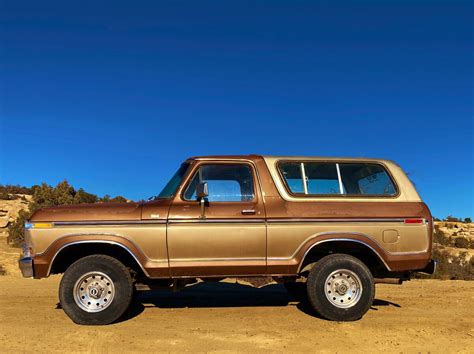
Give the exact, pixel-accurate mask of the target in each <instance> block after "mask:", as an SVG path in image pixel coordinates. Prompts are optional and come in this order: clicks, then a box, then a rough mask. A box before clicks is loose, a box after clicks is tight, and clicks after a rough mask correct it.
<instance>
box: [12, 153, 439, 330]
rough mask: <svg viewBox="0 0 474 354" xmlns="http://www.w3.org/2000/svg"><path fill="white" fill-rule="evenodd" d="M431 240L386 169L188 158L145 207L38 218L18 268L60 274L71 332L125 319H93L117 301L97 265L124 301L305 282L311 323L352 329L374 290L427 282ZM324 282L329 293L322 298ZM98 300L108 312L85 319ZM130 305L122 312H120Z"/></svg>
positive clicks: (333, 162) (404, 188)
mask: <svg viewBox="0 0 474 354" xmlns="http://www.w3.org/2000/svg"><path fill="white" fill-rule="evenodd" d="M432 230H433V221H432V217H431V214H430V211H429V209H428V207H427V206H426V205H425V204H424V203H423V202H422V200H421V199H420V197H419V195H418V193H417V192H416V190H415V188H414V186H413V184H412V183H411V182H410V180H409V179H408V178H407V176H406V175H405V173H404V172H403V171H402V170H401V168H400V167H399V166H398V165H396V164H395V163H393V162H391V161H387V160H380V159H364V158H357V159H351V158H318V157H268V156H260V155H245V156H206V157H194V158H190V159H188V160H186V161H185V162H184V163H183V164H182V165H181V167H180V168H179V170H178V171H177V173H176V174H175V175H174V176H173V178H172V179H171V180H170V182H169V183H168V184H167V185H166V186H165V188H164V190H163V191H162V193H161V194H160V195H159V196H158V197H157V198H155V199H154V200H151V201H148V202H143V203H121V204H81V205H70V206H59V207H52V208H45V209H42V210H39V211H37V212H36V213H35V214H34V215H33V216H32V217H31V220H29V221H28V223H27V224H26V230H25V233H26V237H25V238H26V247H25V255H24V257H23V258H22V259H20V267H21V268H22V272H23V274H24V276H33V277H34V278H43V277H48V276H49V275H51V274H57V273H65V274H64V277H63V281H64V284H63V282H62V284H61V287H62V289H63V290H64V289H67V290H64V291H63V295H61V294H62V293H61V292H60V299H61V303H62V304H63V302H64V303H66V306H65V305H64V304H63V308H65V311H66V312H67V313H68V315H69V316H70V317H71V318H72V319H73V320H74V321H75V322H77V323H87V324H89V323H91V324H93V323H96V324H104V323H109V322H111V321H114V320H115V319H116V317H117V316H120V315H121V314H122V313H123V311H125V310H124V309H122V308H120V309H119V310H116V311H115V312H114V313H113V314H110V316H108V317H107V316H106V317H107V318H102V316H105V315H102V313H105V312H107V311H109V312H111V311H112V310H111V309H110V308H111V307H112V305H109V304H110V301H112V299H111V298H109V299H107V298H106V295H104V294H105V292H107V291H110V292H111V294H112V295H113V294H115V298H114V300H116V299H117V298H122V297H124V296H125V295H119V294H118V289H109V288H108V286H107V285H106V284H107V283H111V282H112V285H109V286H113V284H114V282H113V279H112V278H111V277H110V276H107V272H106V271H100V272H99V271H97V270H94V269H89V268H91V265H90V264H91V261H92V263H94V261H96V260H97V259H96V258H97V257H96V258H94V257H95V256H97V255H100V257H99V258H100V259H99V260H98V265H97V267H98V268H97V269H99V268H100V269H102V270H103V269H105V270H107V269H110V267H111V264H112V263H111V262H114V261H116V262H118V263H120V265H121V266H120V269H121V271H122V273H120V274H116V275H114V276H115V277H119V278H121V281H122V280H123V278H124V277H125V278H130V279H128V280H127V282H129V283H130V284H125V285H124V287H125V288H126V291H125V293H126V294H127V295H126V297H128V296H130V298H131V293H130V291H131V290H129V289H130V288H131V287H132V286H133V284H139V285H141V286H142V287H143V286H145V288H146V287H152V286H153V285H156V284H163V283H165V284H174V286H175V287H176V286H177V284H184V283H186V282H188V281H190V280H191V279H197V278H199V279H203V280H206V279H215V278H225V277H242V276H245V277H258V276H271V277H274V279H276V280H278V281H280V282H284V283H286V284H287V285H288V288H290V287H291V284H294V282H295V281H301V280H303V283H305V281H306V280H307V287H308V296H309V299H310V302H311V303H312V304H313V306H314V307H315V309H316V310H317V311H318V312H320V313H322V315H323V316H324V317H326V318H329V319H336V320H353V319H357V318H360V317H361V316H362V315H363V313H365V311H367V309H368V308H369V307H370V305H371V303H372V299H373V294H374V291H373V284H374V282H376V281H385V282H391V281H395V282H396V281H399V280H400V281H401V280H404V279H408V278H409V273H410V272H412V271H422V272H426V273H432V272H433V271H434V262H433V261H432V260H431V249H432ZM86 257H92V258H86ZM101 257H102V258H101ZM341 257H342V258H341ZM85 260H89V262H88V263H89V265H88V263H87V262H86V261H85ZM81 262H82V263H81ZM351 262H352V263H351ZM78 264H79V266H78ZM81 264H82V266H81ZM114 264H115V263H114ZM74 266H76V268H77V267H79V268H78V269H76V270H74V269H75V268H74ZM320 266H321V267H320ZM81 267H82V268H81ZM88 267H89V268H88ZM338 267H339V268H338ZM326 268H327V269H326ZM318 269H319V270H318ZM339 270H341V272H339V273H337V274H336V273H334V272H336V271H339ZM68 272H69V274H68ZM80 272H85V273H84V274H86V273H87V274H89V273H90V274H92V275H93V274H94V272H98V273H97V274H98V275H99V278H100V277H102V274H105V275H106V276H105V278H104V279H105V280H103V279H102V280H103V281H104V283H100V282H99V283H98V284H96V286H95V287H92V288H90V287H89V286H88V285H87V286H86V287H85V288H84V287H83V286H82V285H86V284H90V283H91V279H92V278H90V279H89V278H87V276H86V277H84V276H83V275H84V274H79V273H80ZM325 272H329V273H327V274H326V273H325ZM126 273H127V274H128V275H127V276H125V275H124V274H126ZM332 273H334V274H332ZM321 274H322V275H324V278H325V279H323V280H320V279H319V278H318V276H319V277H321V276H322V275H321ZM69 275H70V278H71V279H69V280H64V279H65V278H67V277H68V276H69ZM94 279H95V278H94ZM328 279H335V281H334V282H333V283H332V285H327V284H326V285H327V286H326V288H323V287H322V285H321V284H323V285H324V283H325V280H328ZM347 279H349V280H347ZM352 279H355V280H354V281H351V280H352ZM374 279H375V280H374ZM117 281H118V280H117ZM68 282H69V283H70V284H69V283H68ZM327 283H330V282H327ZM68 284H69V285H68ZM81 284H82V285H81ZM335 284H337V285H335ZM364 284H365V286H364ZM67 286H69V288H67ZM137 286H138V285H137ZM310 286H311V289H310ZM116 287H117V285H116ZM80 289H85V290H80ZM91 289H92V290H91ZM81 291H82V292H81ZM91 291H92V293H91ZM121 291H122V290H121ZM84 292H85V293H84ZM331 292H332V293H333V294H334V293H336V294H337V295H336V296H334V297H332V296H330V295H328V294H330V293H331ZM129 293H130V294H129ZM323 293H325V295H324V294H323ZM351 293H354V294H356V295H357V299H355V296H352V298H351V295H350V294H351ZM97 294H99V295H97ZM361 294H362V295H361ZM323 295H324V296H323ZM82 296H84V298H83V299H82V300H81V297H82ZM365 296H367V298H365ZM84 299H85V300H84ZM88 299H92V301H87V300H88ZM95 299H97V300H100V301H103V300H104V299H106V300H105V301H109V304H105V303H100V304H99V302H97V305H96V306H97V308H94V306H95V305H94V303H95ZM331 299H332V300H331ZM323 300H324V301H323ZM356 300H357V301H356ZM81 301H82V302H81ZM116 301H118V300H116ZM321 301H322V303H321ZM326 301H327V302H326ZM91 302H92V305H91V304H90V303H91ZM318 302H319V303H318ZM339 302H342V305H339ZM88 303H89V304H88ZM67 304H69V305H67ZM128 304H129V299H126V300H124V305H123V306H125V309H126V306H128ZM123 306H122V307H123ZM357 307H360V308H357ZM325 308H329V309H330V311H332V312H330V313H328V312H327V311H326V310H324V309H325ZM356 308H357V309H356ZM107 309H108V310H107ZM80 311H82V312H83V313H82V312H80ZM78 312H79V313H80V314H81V316H82V317H81V316H79V317H78V316H77V313H78ZM119 313H120V314H119ZM117 314H119V315H117ZM94 316H95V317H94Z"/></svg>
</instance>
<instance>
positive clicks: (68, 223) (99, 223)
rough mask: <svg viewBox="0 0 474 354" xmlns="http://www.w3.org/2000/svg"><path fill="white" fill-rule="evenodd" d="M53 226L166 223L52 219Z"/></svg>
mask: <svg viewBox="0 0 474 354" xmlns="http://www.w3.org/2000/svg"><path fill="white" fill-rule="evenodd" d="M53 224H54V226H69V225H83V226H87V225H94V226H97V225H129V224H130V225H134V224H145V225H147V224H166V219H162V220H104V221H101V220H91V221H54V222H53Z"/></svg>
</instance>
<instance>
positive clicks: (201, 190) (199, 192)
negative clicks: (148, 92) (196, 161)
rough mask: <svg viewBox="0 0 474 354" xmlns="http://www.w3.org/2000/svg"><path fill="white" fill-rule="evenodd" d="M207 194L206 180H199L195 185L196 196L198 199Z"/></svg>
mask: <svg viewBox="0 0 474 354" xmlns="http://www.w3.org/2000/svg"><path fill="white" fill-rule="evenodd" d="M208 195H209V188H208V187H207V182H201V183H199V184H198V185H197V187H196V197H197V198H198V199H203V198H206V197H207V196H208Z"/></svg>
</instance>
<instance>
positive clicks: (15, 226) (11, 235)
mask: <svg viewBox="0 0 474 354" xmlns="http://www.w3.org/2000/svg"><path fill="white" fill-rule="evenodd" d="M31 214H32V212H31V211H27V210H20V212H19V213H18V217H17V218H16V219H15V221H13V222H12V223H10V224H9V225H8V237H7V242H8V243H9V244H11V245H12V246H14V247H19V246H20V245H21V243H22V242H23V240H24V239H25V234H24V225H25V222H26V221H27V220H28V219H29V218H30V216H31Z"/></svg>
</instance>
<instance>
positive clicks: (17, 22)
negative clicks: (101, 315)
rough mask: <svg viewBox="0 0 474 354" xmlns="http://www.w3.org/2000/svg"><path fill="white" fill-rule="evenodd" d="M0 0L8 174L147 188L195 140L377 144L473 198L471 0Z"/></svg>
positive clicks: (334, 148)
mask: <svg viewBox="0 0 474 354" xmlns="http://www.w3.org/2000/svg"><path fill="white" fill-rule="evenodd" d="M0 6H1V7H0V45H1V47H0V50H1V51H0V90H1V94H0V105H1V106H0V109H1V110H0V129H1V130H0V149H1V151H0V183H2V184H21V185H27V186H30V185H33V184H37V183H41V182H47V183H49V184H56V183H58V182H59V181H61V180H63V179H65V178H66V179H68V180H69V181H70V182H71V183H72V184H73V185H74V186H75V187H77V188H79V187H83V188H84V189H86V190H87V191H91V192H93V193H96V194H99V195H104V194H110V195H117V194H121V195H124V196H126V197H129V198H131V199H141V198H147V197H149V196H151V195H154V194H157V193H158V192H159V191H160V190H161V188H162V187H163V186H164V184H165V183H166V181H167V179H168V178H169V177H170V176H171V174H172V173H173V172H174V170H175V169H176V168H177V166H178V165H179V163H180V162H181V161H182V160H184V159H185V158H187V157H189V156H194V155H205V154H241V153H242V154H247V153H261V154H273V155H278V154H282V155H316V156H367V157H383V158H388V159H393V160H395V161H397V162H398V163H399V164H400V165H401V166H402V167H403V168H404V170H405V171H407V172H408V173H409V175H410V178H411V179H412V180H413V181H414V182H415V184H416V186H417V189H418V191H419V192H420V194H421V196H422V197H423V199H424V200H425V201H426V202H427V204H428V205H429V206H430V208H431V209H432V212H433V214H434V215H435V216H437V217H445V216H446V215H448V214H454V215H456V216H460V217H467V216H470V217H472V216H474V207H473V203H474V202H473V201H474V195H473V167H472V165H473V153H474V151H473V150H474V147H473V145H474V141H473V63H474V58H473V29H472V28H473V27H472V26H473V9H474V8H473V3H472V2H456V1H445V2H441V1H436V2H428V1H419V2H413V1H411V2H408V1H399V2H396V1H390V2H388V1H383V2H382V1H370V2H369V1H364V2H340V1H339V2H316V1H287V2H282V1H265V2H263V1H256V2H253V1H252V2H245V1H213V2H208V1H189V2H183V1H165V2H163V1H134V2H120V1H113V2H96V1H94V2H87V1H85V2H80V3H79V2H77V3H72V2H65V1H58V2H51V1H42V2H38V1H31V2H28V1H5V0H4V1H2V3H1V5H0Z"/></svg>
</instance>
